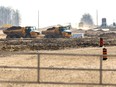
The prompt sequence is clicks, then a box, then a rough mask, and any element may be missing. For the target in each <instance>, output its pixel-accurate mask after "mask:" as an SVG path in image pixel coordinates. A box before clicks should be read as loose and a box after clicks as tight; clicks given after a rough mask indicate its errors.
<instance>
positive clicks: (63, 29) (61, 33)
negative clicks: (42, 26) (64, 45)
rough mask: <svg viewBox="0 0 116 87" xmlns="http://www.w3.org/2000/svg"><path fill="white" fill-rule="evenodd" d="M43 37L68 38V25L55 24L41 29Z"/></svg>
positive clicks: (69, 34)
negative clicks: (43, 29)
mask: <svg viewBox="0 0 116 87" xmlns="http://www.w3.org/2000/svg"><path fill="white" fill-rule="evenodd" d="M42 34H44V35H45V38H70V37H71V30H70V27H69V26H55V27H52V28H48V29H47V30H45V31H42Z"/></svg>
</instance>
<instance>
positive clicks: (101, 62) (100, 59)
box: [0, 52, 116, 85]
mask: <svg viewBox="0 0 116 87" xmlns="http://www.w3.org/2000/svg"><path fill="white" fill-rule="evenodd" d="M9 53H10V52H9ZM0 54H2V52H0ZM11 54H18V55H20V54H24V55H37V67H19V66H0V68H9V69H16V68H19V69H37V82H33V83H40V84H81V85H116V84H110V83H109V84H108V83H103V71H116V69H103V56H104V55H100V54H68V53H42V52H25V53H23V52H12V53H11ZM40 55H58V56H80V57H79V58H81V56H95V57H99V68H98V69H95V68H59V67H52V68H51V67H41V66H40V63H41V61H40V59H41V56H40ZM107 56H108V57H110V56H111V57H113V58H115V57H116V55H115V54H109V55H107ZM85 58H88V57H85ZM107 61H108V60H107ZM41 70H67V71H70V70H75V71H76V70H77V71H98V72H99V76H100V77H99V83H78V82H76V83H68V82H67V83H66V82H41V81H40V77H41V75H40V71H41ZM0 82H11V83H12V82H15V83H32V82H31V81H27V82H25V81H24V82H22V81H0Z"/></svg>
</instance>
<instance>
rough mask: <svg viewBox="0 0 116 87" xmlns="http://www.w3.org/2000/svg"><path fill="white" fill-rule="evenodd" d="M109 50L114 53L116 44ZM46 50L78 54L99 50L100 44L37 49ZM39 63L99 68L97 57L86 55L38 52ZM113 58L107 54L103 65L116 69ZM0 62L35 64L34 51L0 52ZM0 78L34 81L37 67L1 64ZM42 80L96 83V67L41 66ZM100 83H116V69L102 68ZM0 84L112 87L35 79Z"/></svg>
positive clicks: (1, 86)
mask: <svg viewBox="0 0 116 87" xmlns="http://www.w3.org/2000/svg"><path fill="white" fill-rule="evenodd" d="M107 49H108V54H115V53H116V46H114V47H107ZM40 52H48V53H77V54H102V48H98V47H96V48H79V49H66V50H58V51H40ZM40 58H41V59H40V61H41V63H40V66H41V67H51V68H53V67H59V68H61V67H62V68H91V69H93V68H94V69H99V57H94V56H93V57H86V56H81V57H80V56H56V55H41V56H40ZM115 61H116V59H115V57H114V58H111V57H108V60H107V61H103V68H104V69H116V62H115ZM0 66H15V67H37V55H10V54H8V53H1V55H0ZM0 80H2V81H19V82H21V81H27V82H28V81H32V82H37V70H36V69H28V68H27V69H19V68H18V69H4V68H0ZM40 81H41V82H67V83H75V82H79V83H83V82H84V83H99V71H76V70H68V71H67V70H41V71H40ZM103 83H110V84H116V72H114V71H108V72H106V71H104V72H103ZM0 87H112V86H95V85H68V84H67V85H66V84H65V85H63V84H35V83H29V84H28V83H2V82H0Z"/></svg>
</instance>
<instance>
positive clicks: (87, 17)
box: [81, 14, 94, 26]
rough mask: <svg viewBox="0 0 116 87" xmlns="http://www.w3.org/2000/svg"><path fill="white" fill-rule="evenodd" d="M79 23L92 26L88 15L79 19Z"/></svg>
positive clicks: (91, 20)
mask: <svg viewBox="0 0 116 87" xmlns="http://www.w3.org/2000/svg"><path fill="white" fill-rule="evenodd" d="M81 23H83V24H86V25H91V26H92V25H93V24H94V23H93V19H92V17H91V15H90V14H84V15H83V16H82V18H81Z"/></svg>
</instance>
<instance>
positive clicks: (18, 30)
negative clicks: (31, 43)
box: [3, 26, 40, 38]
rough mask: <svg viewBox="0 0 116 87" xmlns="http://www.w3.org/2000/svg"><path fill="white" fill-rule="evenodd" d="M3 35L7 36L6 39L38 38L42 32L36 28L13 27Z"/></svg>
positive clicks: (4, 31)
mask: <svg viewBox="0 0 116 87" xmlns="http://www.w3.org/2000/svg"><path fill="white" fill-rule="evenodd" d="M3 33H4V34H6V38H21V37H22V38H36V37H37V36H38V35H40V32H39V31H37V29H36V27H34V26H26V27H20V26H12V27H10V28H7V29H6V30H3Z"/></svg>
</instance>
